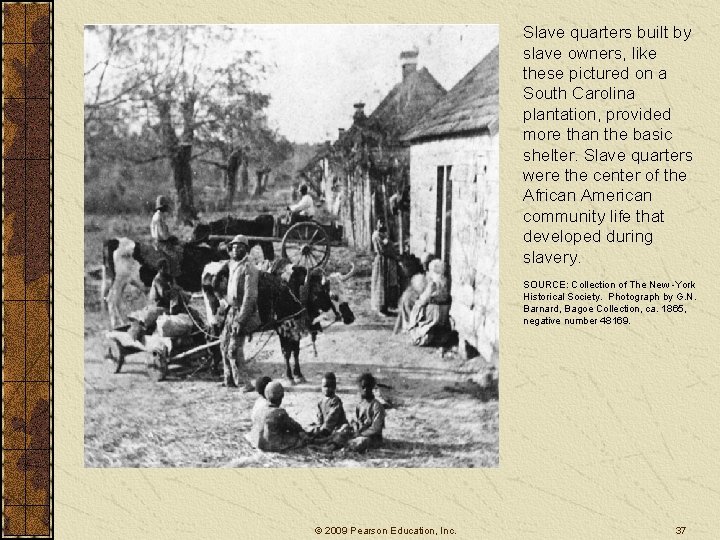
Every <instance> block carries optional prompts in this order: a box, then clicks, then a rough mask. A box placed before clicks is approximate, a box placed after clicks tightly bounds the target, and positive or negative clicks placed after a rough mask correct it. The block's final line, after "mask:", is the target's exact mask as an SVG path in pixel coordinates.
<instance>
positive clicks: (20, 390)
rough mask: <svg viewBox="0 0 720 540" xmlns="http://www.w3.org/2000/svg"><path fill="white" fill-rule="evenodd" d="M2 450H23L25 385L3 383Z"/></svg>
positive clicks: (21, 383) (20, 383)
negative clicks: (3, 422)
mask: <svg viewBox="0 0 720 540" xmlns="http://www.w3.org/2000/svg"><path fill="white" fill-rule="evenodd" d="M2 384H3V415H4V416H5V418H4V420H5V425H4V426H3V429H4V431H3V437H4V438H5V439H4V440H3V449H5V448H8V449H15V450H18V449H22V448H25V383H23V382H3V383H2Z"/></svg>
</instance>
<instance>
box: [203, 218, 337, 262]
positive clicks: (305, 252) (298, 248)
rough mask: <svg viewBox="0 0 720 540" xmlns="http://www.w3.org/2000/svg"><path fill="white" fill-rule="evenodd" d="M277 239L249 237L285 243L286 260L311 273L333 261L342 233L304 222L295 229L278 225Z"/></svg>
mask: <svg viewBox="0 0 720 540" xmlns="http://www.w3.org/2000/svg"><path fill="white" fill-rule="evenodd" d="M275 234H276V236H270V237H268V236H246V238H247V239H248V240H254V241H261V242H281V248H280V251H281V253H282V256H283V257H285V258H287V259H289V260H290V262H292V263H293V265H295V266H304V267H306V268H308V269H312V268H318V267H323V266H325V264H326V263H327V262H328V259H330V247H331V245H333V244H335V245H338V244H339V241H340V238H342V229H341V228H340V227H337V226H334V225H323V224H322V223H319V222H317V221H315V220H307V221H300V222H298V223H294V224H292V225H289V226H288V225H284V224H282V223H277V224H276V227H275ZM232 238H233V236H231V235H211V236H210V237H209V239H210V240H223V241H227V240H231V239H232Z"/></svg>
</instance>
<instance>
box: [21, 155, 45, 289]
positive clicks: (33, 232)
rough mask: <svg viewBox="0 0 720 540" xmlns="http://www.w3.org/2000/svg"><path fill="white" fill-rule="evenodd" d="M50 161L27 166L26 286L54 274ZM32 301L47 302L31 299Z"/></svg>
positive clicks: (29, 162)
mask: <svg viewBox="0 0 720 540" xmlns="http://www.w3.org/2000/svg"><path fill="white" fill-rule="evenodd" d="M49 186H50V160H33V161H28V163H27V179H26V190H27V195H28V202H27V235H26V238H25V242H26V248H25V257H26V260H25V284H26V287H27V284H28V283H30V282H32V281H35V280H36V279H38V278H40V277H42V276H44V275H47V274H49V273H50V187H49ZM28 292H29V290H28ZM27 298H28V299H33V300H35V299H45V298H47V296H42V297H40V298H35V297H31V296H30V295H29V294H28V296H27Z"/></svg>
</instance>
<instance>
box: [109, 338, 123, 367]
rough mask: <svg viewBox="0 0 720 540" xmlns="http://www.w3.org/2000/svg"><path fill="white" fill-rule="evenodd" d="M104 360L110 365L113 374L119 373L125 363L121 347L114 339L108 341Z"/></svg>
mask: <svg viewBox="0 0 720 540" xmlns="http://www.w3.org/2000/svg"><path fill="white" fill-rule="evenodd" d="M105 359H106V360H107V361H108V364H110V366H112V367H111V369H112V370H113V373H120V370H121V369H122V367H123V364H124V363H125V353H124V352H123V350H122V346H121V345H120V344H119V343H118V342H117V341H115V340H114V339H111V340H110V344H109V345H108V348H107V352H106V353H105Z"/></svg>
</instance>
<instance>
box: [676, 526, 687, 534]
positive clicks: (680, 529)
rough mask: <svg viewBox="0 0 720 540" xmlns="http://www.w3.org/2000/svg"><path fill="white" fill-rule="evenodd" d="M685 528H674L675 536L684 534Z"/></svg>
mask: <svg viewBox="0 0 720 540" xmlns="http://www.w3.org/2000/svg"><path fill="white" fill-rule="evenodd" d="M686 528H687V527H675V534H685V529H686Z"/></svg>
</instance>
